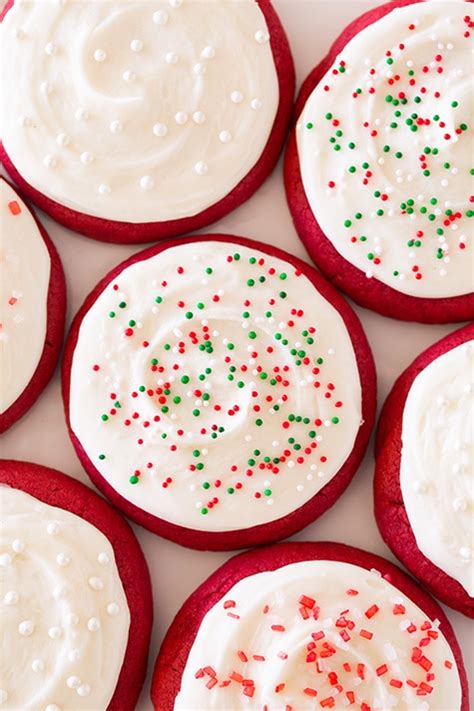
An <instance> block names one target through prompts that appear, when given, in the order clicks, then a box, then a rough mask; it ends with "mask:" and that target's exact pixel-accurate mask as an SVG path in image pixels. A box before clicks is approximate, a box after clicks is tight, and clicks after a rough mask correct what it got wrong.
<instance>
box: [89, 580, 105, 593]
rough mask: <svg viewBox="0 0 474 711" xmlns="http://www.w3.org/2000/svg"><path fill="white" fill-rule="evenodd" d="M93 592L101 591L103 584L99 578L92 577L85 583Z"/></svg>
mask: <svg viewBox="0 0 474 711" xmlns="http://www.w3.org/2000/svg"><path fill="white" fill-rule="evenodd" d="M87 582H88V583H89V585H90V587H91V588H92V589H93V590H102V589H103V587H104V583H103V582H102V580H101V579H100V578H96V577H92V578H89V580H88V581H87Z"/></svg>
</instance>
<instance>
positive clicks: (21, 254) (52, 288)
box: [0, 177, 66, 432]
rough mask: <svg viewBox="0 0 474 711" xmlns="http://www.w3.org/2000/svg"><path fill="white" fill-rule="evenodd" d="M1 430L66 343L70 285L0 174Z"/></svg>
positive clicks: (38, 387) (22, 408)
mask: <svg viewBox="0 0 474 711" xmlns="http://www.w3.org/2000/svg"><path fill="white" fill-rule="evenodd" d="M0 210H1V218H0V222H1V235H0V373H1V388H0V432H4V431H5V430H6V429H8V427H10V426H11V425H12V424H13V423H14V422H16V420H18V419H19V418H20V417H22V415H24V414H25V412H26V411H27V410H28V409H29V408H30V407H31V405H32V404H33V403H34V402H35V400H36V398H37V397H38V396H39V395H40V393H41V391H42V390H43V389H44V388H45V387H46V385H47V384H48V382H49V380H50V378H51V376H52V374H53V371H54V368H55V366H56V362H57V360H58V356H59V351H60V349H61V345H62V339H63V333H64V320H65V313H66V284H65V281H64V273H63V269H62V266H61V262H60V259H59V255H58V253H57V252H56V249H55V248H54V245H53V243H52V242H51V240H50V239H49V237H48V235H47V233H46V231H45V230H44V228H43V227H42V225H41V224H40V223H39V221H38V220H37V219H36V217H35V215H34V214H33V213H32V212H31V211H30V210H29V209H28V207H27V206H26V205H25V203H24V202H23V200H22V199H21V198H20V196H19V195H18V194H17V193H16V192H15V190H14V189H13V187H12V186H11V185H10V184H9V183H7V182H6V181H5V180H4V179H3V178H1V177H0Z"/></svg>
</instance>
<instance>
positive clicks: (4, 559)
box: [0, 553, 12, 568]
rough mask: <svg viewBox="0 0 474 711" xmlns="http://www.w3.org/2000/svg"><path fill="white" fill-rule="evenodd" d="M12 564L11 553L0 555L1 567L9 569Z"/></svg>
mask: <svg viewBox="0 0 474 711" xmlns="http://www.w3.org/2000/svg"><path fill="white" fill-rule="evenodd" d="M11 562H12V557H11V555H10V554H9V553H3V554H2V555H0V565H1V566H2V567H4V568H6V567H7V565H11Z"/></svg>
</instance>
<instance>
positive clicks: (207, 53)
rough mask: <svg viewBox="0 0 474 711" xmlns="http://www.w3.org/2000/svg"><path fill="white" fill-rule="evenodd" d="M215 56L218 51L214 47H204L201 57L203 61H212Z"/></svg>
mask: <svg viewBox="0 0 474 711" xmlns="http://www.w3.org/2000/svg"><path fill="white" fill-rule="evenodd" d="M215 56H216V50H215V49H214V47H211V46H210V45H209V46H207V47H204V49H203V50H202V52H201V57H202V58H203V59H212V58H213V57H215Z"/></svg>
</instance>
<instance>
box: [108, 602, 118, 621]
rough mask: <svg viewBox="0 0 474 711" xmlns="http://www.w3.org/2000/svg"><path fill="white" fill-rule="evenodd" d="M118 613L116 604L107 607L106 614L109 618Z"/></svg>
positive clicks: (112, 603)
mask: <svg viewBox="0 0 474 711" xmlns="http://www.w3.org/2000/svg"><path fill="white" fill-rule="evenodd" d="M119 612H120V606H119V605H117V603H116V602H111V603H109V604H108V605H107V614H108V615H110V616H111V617H115V615H118V613H119Z"/></svg>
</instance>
